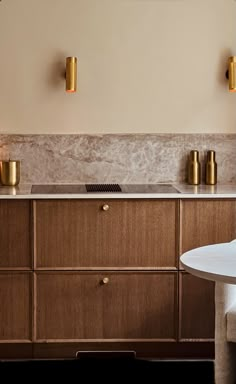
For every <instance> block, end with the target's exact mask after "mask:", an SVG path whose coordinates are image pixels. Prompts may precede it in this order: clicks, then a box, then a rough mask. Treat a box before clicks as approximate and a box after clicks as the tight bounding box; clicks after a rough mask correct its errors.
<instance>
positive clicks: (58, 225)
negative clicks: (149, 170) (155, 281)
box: [35, 199, 177, 269]
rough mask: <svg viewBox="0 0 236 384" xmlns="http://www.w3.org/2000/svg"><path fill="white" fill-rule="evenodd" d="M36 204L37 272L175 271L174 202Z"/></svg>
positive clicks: (175, 209)
mask: <svg viewBox="0 0 236 384" xmlns="http://www.w3.org/2000/svg"><path fill="white" fill-rule="evenodd" d="M35 204H36V218H35V220H36V255H37V267H51V268H56V267H72V268H76V267H77V268H78V267H93V268H97V267H103V268H107V267H119V268H122V267H134V268H137V267H138V268H140V269H141V268H143V267H154V268H157V267H160V268H161V267H165V268H168V267H172V268H173V267H176V252H177V251H176V236H177V234H176V232H177V229H176V226H177V224H176V221H177V218H176V216H177V214H176V211H177V201H174V200H162V201H160V200H133V199H132V200H110V201H105V200H104V201H101V200H95V201H94V200H77V201H76V200H60V201H58V200H47V201H36V203H35ZM104 204H107V205H109V209H108V211H104V210H103V209H102V207H103V205H104Z"/></svg>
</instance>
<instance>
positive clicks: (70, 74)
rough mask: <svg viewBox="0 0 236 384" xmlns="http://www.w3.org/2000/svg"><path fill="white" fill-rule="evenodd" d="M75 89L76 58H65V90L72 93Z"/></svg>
mask: <svg viewBox="0 0 236 384" xmlns="http://www.w3.org/2000/svg"><path fill="white" fill-rule="evenodd" d="M76 90H77V58H76V57H67V58H66V92H68V93H74V92H76Z"/></svg>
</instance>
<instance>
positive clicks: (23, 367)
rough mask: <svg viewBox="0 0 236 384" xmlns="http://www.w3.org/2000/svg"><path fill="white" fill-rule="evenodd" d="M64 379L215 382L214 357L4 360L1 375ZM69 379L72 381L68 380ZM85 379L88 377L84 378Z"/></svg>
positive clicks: (209, 383)
mask: <svg viewBox="0 0 236 384" xmlns="http://www.w3.org/2000/svg"><path fill="white" fill-rule="evenodd" d="M32 372H33V375H34V377H35V379H36V378H37V379H43V380H47V379H63V378H64V380H66V381H65V382H68V383H70V382H72V380H75V378H76V377H77V378H78V380H79V378H80V377H83V378H85V377H86V380H90V379H93V380H96V383H97V382H103V383H104V382H106V381H108V382H109V383H111V384H112V383H113V382H116V381H118V380H122V381H123V380H124V381H125V380H126V379H132V380H134V379H136V380H143V381H144V382H145V383H146V382H149V379H152V380H154V382H155V383H157V384H160V383H163V384H165V383H175V382H177V381H178V382H180V383H181V384H182V383H189V384H192V383H200V384H213V383H214V363H213V361H165V360H164V361H147V360H142V359H124V358H116V359H101V358H99V359H97V358H83V359H75V360H59V361H58V360H57V361H55V360H35V361H0V375H4V374H6V375H7V378H8V379H10V378H11V376H12V377H13V378H15V377H17V380H18V379H19V380H20V379H24V381H26V380H27V379H31V380H32ZM68 380H69V381H68ZM83 382H84V381H83Z"/></svg>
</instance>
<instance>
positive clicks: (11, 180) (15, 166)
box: [0, 160, 20, 186]
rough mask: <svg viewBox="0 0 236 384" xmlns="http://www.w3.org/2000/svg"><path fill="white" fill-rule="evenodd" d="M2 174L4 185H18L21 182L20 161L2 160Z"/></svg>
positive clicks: (0, 172)
mask: <svg viewBox="0 0 236 384" xmlns="http://www.w3.org/2000/svg"><path fill="white" fill-rule="evenodd" d="M0 176H1V177H0V178H1V183H2V185H8V186H14V185H18V184H19V182H20V161H19V160H7V161H5V160H3V161H1V168H0Z"/></svg>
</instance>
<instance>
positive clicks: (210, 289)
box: [179, 272, 215, 341]
mask: <svg viewBox="0 0 236 384" xmlns="http://www.w3.org/2000/svg"><path fill="white" fill-rule="evenodd" d="M179 281H180V287H179V290H180V322H179V324H180V330H179V334H180V340H182V341H191V339H199V340H204V341H205V340H206V339H208V340H212V341H213V340H214V326H215V305H214V287H215V284H214V282H213V281H208V280H204V279H200V278H198V277H196V276H192V275H190V274H188V273H186V272H180V279H179Z"/></svg>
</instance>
